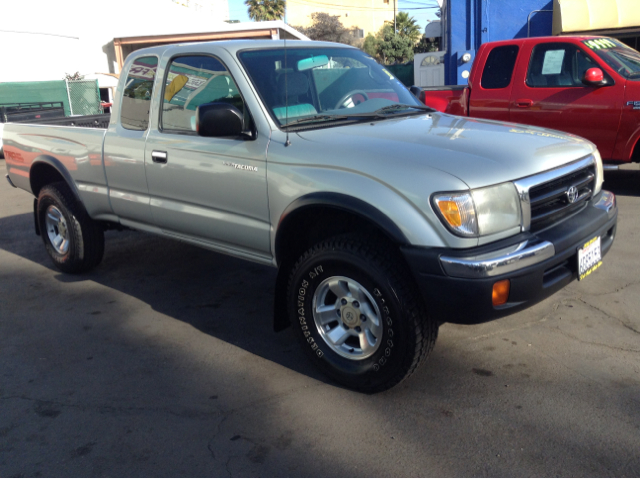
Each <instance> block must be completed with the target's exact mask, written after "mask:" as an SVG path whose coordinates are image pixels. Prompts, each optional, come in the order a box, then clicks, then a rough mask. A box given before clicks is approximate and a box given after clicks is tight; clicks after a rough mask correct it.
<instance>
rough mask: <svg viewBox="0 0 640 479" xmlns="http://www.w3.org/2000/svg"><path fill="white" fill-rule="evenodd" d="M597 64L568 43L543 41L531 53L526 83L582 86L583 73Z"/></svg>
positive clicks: (532, 85)
mask: <svg viewBox="0 0 640 479" xmlns="http://www.w3.org/2000/svg"><path fill="white" fill-rule="evenodd" d="M597 66H598V65H597V64H596V63H595V62H594V61H593V60H592V59H591V58H590V57H589V56H587V55H586V54H585V53H584V52H583V51H582V50H580V48H578V47H577V46H575V45H572V44H570V43H543V44H540V45H536V46H535V48H534V49H533V52H532V53H531V60H530V61H529V70H528V71H527V80H526V81H527V85H528V86H530V87H533V88H553V87H577V86H580V87H582V86H584V84H583V83H582V78H583V77H584V73H585V72H586V71H587V70H588V69H589V68H593V67H597Z"/></svg>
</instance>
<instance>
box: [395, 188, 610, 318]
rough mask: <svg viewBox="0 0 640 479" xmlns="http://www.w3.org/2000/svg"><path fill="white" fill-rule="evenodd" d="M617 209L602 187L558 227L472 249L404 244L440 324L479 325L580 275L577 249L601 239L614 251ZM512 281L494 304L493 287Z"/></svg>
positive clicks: (604, 250)
mask: <svg viewBox="0 0 640 479" xmlns="http://www.w3.org/2000/svg"><path fill="white" fill-rule="evenodd" d="M617 219H618V208H617V205H616V200H615V196H614V194H613V193H610V192H608V191H602V192H601V193H600V194H598V195H597V196H596V197H595V198H594V199H593V200H591V201H590V202H589V204H588V205H587V207H586V208H584V209H583V210H582V211H580V212H579V213H577V214H575V215H574V216H572V217H570V218H567V219H565V220H563V221H562V222H560V223H559V224H557V225H554V226H553V227H551V228H549V229H546V230H543V231H541V232H537V233H522V234H520V235H518V237H517V238H516V239H515V240H514V238H510V239H508V240H504V241H500V242H496V243H494V244H491V245H485V246H481V247H478V248H473V249H472V250H454V249H440V248H429V249H428V248H419V247H403V248H402V252H403V254H404V256H405V258H406V260H407V263H408V264H409V266H410V267H411V269H412V271H413V274H414V276H415V279H416V281H417V283H418V285H419V287H420V291H421V293H422V296H423V298H424V300H425V304H426V306H427V310H428V312H429V315H430V316H431V317H432V318H433V319H434V320H436V321H439V322H451V323H459V324H477V323H483V322H486V321H491V320H493V319H497V318H500V317H502V316H507V315H509V314H513V313H515V312H518V311H521V310H523V309H526V308H528V307H530V306H532V305H534V304H535V303H537V302H539V301H542V300H543V299H545V298H547V297H549V296H551V295H552V294H553V293H555V292H556V291H558V290H560V289H562V288H563V287H564V286H566V285H567V284H569V283H570V282H571V281H573V280H574V279H576V278H577V277H578V249H580V248H582V247H583V245H584V244H585V243H586V242H588V241H589V240H591V239H593V238H595V237H598V236H599V237H600V241H601V243H600V244H601V254H602V256H603V257H604V255H605V254H606V253H607V252H608V251H609V249H611V245H612V244H613V240H614V237H615V233H616V225H617ZM505 279H508V280H509V281H510V291H509V297H508V299H507V302H506V303H505V304H502V305H499V306H494V305H493V301H492V292H493V285H494V284H495V283H496V282H498V281H501V280H505Z"/></svg>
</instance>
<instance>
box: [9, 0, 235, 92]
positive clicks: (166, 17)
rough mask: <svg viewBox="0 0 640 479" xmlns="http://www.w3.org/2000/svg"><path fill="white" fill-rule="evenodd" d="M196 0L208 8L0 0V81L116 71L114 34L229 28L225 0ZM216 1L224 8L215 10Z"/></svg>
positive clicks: (132, 1)
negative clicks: (0, 54)
mask: <svg viewBox="0 0 640 479" xmlns="http://www.w3.org/2000/svg"><path fill="white" fill-rule="evenodd" d="M180 2H181V3H185V2H186V0H180ZM197 2H199V4H203V3H208V4H209V6H210V8H209V9H208V10H207V9H205V10H203V9H196V8H195V7H194V6H193V5H192V6H191V7H188V6H184V5H181V4H179V3H176V2H174V1H173V0H109V2H107V3H104V2H103V3H99V2H87V1H86V0H55V1H50V0H47V1H44V0H22V1H20V2H9V1H4V0H2V1H0V18H2V19H7V18H10V19H11V22H10V23H7V22H3V23H2V24H0V45H2V68H0V82H22V81H48V80H61V79H63V78H64V77H65V73H70V74H72V73H75V72H76V71H78V72H80V73H81V74H83V75H93V74H95V73H118V71H119V70H118V65H117V60H116V58H115V55H114V49H113V39H114V38H117V37H130V36H135V35H157V34H178V33H196V32H210V31H215V29H216V27H217V26H224V27H229V25H228V24H227V23H223V20H224V19H227V18H228V6H227V0H210V1H209V0H197ZM214 3H215V5H223V6H224V8H223V7H220V9H219V10H215V9H213V7H212V5H214ZM202 8H204V7H202ZM34 12H37V14H34ZM101 86H102V85H101ZM109 86H110V85H109Z"/></svg>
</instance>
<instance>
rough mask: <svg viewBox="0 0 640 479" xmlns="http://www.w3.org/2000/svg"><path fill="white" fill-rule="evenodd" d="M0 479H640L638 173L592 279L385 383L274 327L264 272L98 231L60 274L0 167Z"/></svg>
mask: <svg viewBox="0 0 640 479" xmlns="http://www.w3.org/2000/svg"><path fill="white" fill-rule="evenodd" d="M0 172H1V173H2V175H1V176H2V178H0V180H1V181H0V477H10V476H34V477H38V476H134V477H137V476H219V477H229V476H231V477H233V476H331V477H335V476H340V477H344V476H409V477H412V476H438V477H442V476H545V477H546V476H580V477H592V476H599V477H608V476H617V477H638V476H640V315H639V314H638V311H639V309H640V255H639V254H638V243H639V242H640V171H639V170H638V168H637V166H634V167H632V168H631V169H629V170H625V171H618V172H607V174H606V181H605V188H606V189H609V190H612V191H613V192H614V193H616V194H617V198H618V205H619V209H620V212H619V226H618V234H617V238H616V240H615V243H614V245H613V248H612V250H611V252H610V253H609V254H608V255H607V256H606V257H605V259H604V264H603V266H602V267H601V268H600V269H599V270H598V271H596V272H595V273H594V274H592V275H591V276H589V277H588V278H587V279H586V280H585V281H582V282H574V283H572V284H571V285H570V286H569V287H567V288H566V289H564V290H562V291H561V292H559V293H557V294H556V295H554V296H552V297H551V298H549V299H547V300H546V301H544V302H542V303H540V304H538V305H536V306H535V307H533V308H531V309H529V310H527V311H524V312H522V313H519V314H516V315H513V316H510V317H507V318H503V319H500V320H497V321H494V322H491V323H487V324H483V325H478V326H456V325H450V324H445V325H443V326H442V327H441V328H440V335H439V338H438V343H437V344H436V347H435V349H434V351H433V353H432V355H431V357H430V358H429V360H428V361H427V363H425V364H424V365H423V367H422V368H421V369H420V370H419V371H417V372H416V373H415V374H414V375H413V376H412V377H411V378H410V379H409V380H407V381H405V382H403V383H402V384H401V385H399V386H397V387H395V388H393V389H391V390H390V391H387V392H384V393H381V394H376V395H364V394H359V393H355V392H352V391H348V390H345V389H343V388H341V387H339V386H337V385H335V384H333V383H332V382H331V381H329V380H327V379H326V378H325V377H323V376H322V375H320V374H319V373H318V372H317V371H316V370H315V368H314V367H313V366H312V365H311V364H310V363H309V362H308V361H307V359H306V356H304V355H303V351H302V350H301V349H300V347H299V346H298V344H297V343H295V342H294V337H293V334H292V332H291V330H286V331H284V332H281V333H274V332H273V329H272V308H273V290H274V287H273V284H274V278H275V270H273V269H271V268H267V267H263V266H260V265H255V264H251V263H246V262H243V261H240V260H237V259H234V258H230V257H226V256H222V255H219V254H216V253H213V252H210V251H206V250H202V249H199V248H196V247H193V246H189V245H185V244H182V243H179V242H176V241H171V240H167V239H163V238H158V237H155V236H151V235H148V234H144V233H139V232H134V231H125V232H116V231H109V232H107V234H106V253H105V258H104V261H103V263H102V264H101V265H100V266H99V267H98V268H96V269H95V270H94V271H92V272H91V273H90V274H85V275H81V276H69V275H65V274H62V273H60V272H58V271H57V270H55V269H54V268H53V266H52V264H51V262H50V261H49V258H48V256H47V255H46V253H45V250H44V247H43V244H42V240H41V238H39V237H38V236H36V235H35V234H34V226H33V213H32V201H33V199H32V197H31V196H30V195H28V194H27V193H26V192H24V191H22V190H17V189H14V188H11V187H10V186H9V184H8V183H7V182H6V181H5V179H4V173H5V164H4V161H1V160H0Z"/></svg>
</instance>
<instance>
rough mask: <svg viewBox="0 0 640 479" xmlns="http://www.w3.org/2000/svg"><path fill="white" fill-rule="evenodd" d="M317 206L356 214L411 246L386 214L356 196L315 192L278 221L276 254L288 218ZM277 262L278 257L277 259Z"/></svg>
mask: <svg viewBox="0 0 640 479" xmlns="http://www.w3.org/2000/svg"><path fill="white" fill-rule="evenodd" d="M316 206H329V207H332V208H337V209H340V210H343V211H346V212H349V213H354V214H356V215H358V216H361V217H363V218H364V219H366V220H369V221H371V222H372V223H374V224H376V225H378V226H379V227H380V228H381V229H382V230H383V231H384V232H385V233H386V234H387V235H388V236H389V237H390V238H392V239H393V240H394V241H396V242H397V243H399V244H409V241H408V240H407V237H406V236H405V235H404V233H403V232H402V230H400V228H399V227H398V226H397V225H396V224H395V223H394V222H393V221H392V220H391V218H389V217H388V216H387V215H386V214H384V213H383V212H382V211H380V210H379V209H378V208H376V207H375V206H372V205H371V204H369V203H367V202H366V201H363V200H361V199H359V198H356V197H354V196H350V195H346V194H344V193H336V192H315V193H309V194H306V195H303V196H301V197H299V198H297V199H295V200H294V201H293V202H291V203H290V204H289V206H287V207H286V208H285V210H284V211H283V212H282V214H281V215H280V219H279V220H278V227H277V229H276V239H275V251H276V254H277V253H278V251H279V241H281V238H280V236H279V234H278V233H279V231H281V230H280V226H281V225H282V223H284V222H285V221H286V218H287V216H289V215H291V214H292V213H294V212H299V211H300V210H301V209H304V208H310V207H316ZM276 260H277V257H276Z"/></svg>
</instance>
